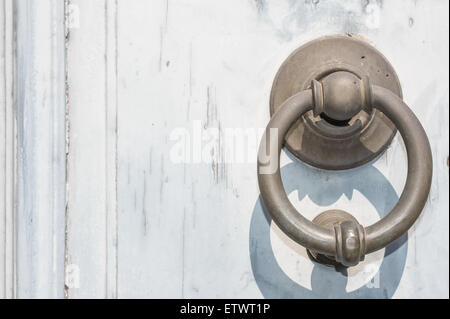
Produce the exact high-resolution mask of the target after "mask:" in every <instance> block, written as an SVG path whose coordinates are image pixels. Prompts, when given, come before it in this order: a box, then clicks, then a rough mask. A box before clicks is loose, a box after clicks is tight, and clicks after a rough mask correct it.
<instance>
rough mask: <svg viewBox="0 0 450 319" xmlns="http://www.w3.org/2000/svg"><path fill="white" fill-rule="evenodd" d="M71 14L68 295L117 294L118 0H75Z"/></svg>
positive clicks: (71, 4)
mask: <svg viewBox="0 0 450 319" xmlns="http://www.w3.org/2000/svg"><path fill="white" fill-rule="evenodd" d="M69 15H70V19H71V21H72V25H71V26H70V27H69V40H68V45H67V59H68V60H67V62H68V73H67V76H68V82H67V83H68V94H69V108H68V110H69V111H68V116H69V123H68V124H69V127H70V130H69V148H68V150H69V152H68V162H67V163H68V184H69V189H68V206H67V230H68V233H67V258H68V261H67V262H68V264H69V265H70V267H72V268H73V269H74V271H75V272H76V273H77V274H76V276H77V279H76V280H75V282H74V283H72V285H69V287H68V297H69V298H77V297H89V298H105V297H116V296H117V223H116V220H117V215H116V212H117V211H116V195H115V194H116V121H117V118H116V112H117V111H116V110H117V103H116V98H117V97H116V53H117V50H116V34H117V28H116V24H115V23H116V3H115V1H70V2H69ZM93 243H95V244H93Z"/></svg>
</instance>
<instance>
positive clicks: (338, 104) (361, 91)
mask: <svg viewBox="0 0 450 319" xmlns="http://www.w3.org/2000/svg"><path fill="white" fill-rule="evenodd" d="M311 88H312V90H313V104H314V105H313V112H314V115H315V116H319V115H320V114H322V113H323V114H325V115H326V116H328V117H329V118H331V119H334V120H338V121H345V120H349V119H351V118H352V117H353V116H355V115H356V114H358V113H359V112H360V111H361V110H362V109H365V110H366V111H367V113H370V105H371V93H370V84H369V79H368V77H363V78H362V79H360V78H358V77H357V76H356V75H355V74H353V73H351V72H347V71H338V72H333V73H331V74H329V75H328V76H326V77H325V78H323V79H322V80H321V81H317V80H312V83H311Z"/></svg>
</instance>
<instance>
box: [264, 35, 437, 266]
mask: <svg viewBox="0 0 450 319" xmlns="http://www.w3.org/2000/svg"><path fill="white" fill-rule="evenodd" d="M270 111H271V116H272V117H271V119H270V121H269V123H268V125H267V128H266V131H265V134H264V136H263V138H262V142H261V144H260V148H259V153H258V182H259V187H260V191H261V196H262V198H263V201H264V204H265V206H266V208H267V210H268V211H269V213H270V214H271V216H272V218H273V220H274V221H275V222H276V223H277V225H278V226H279V227H280V229H281V230H282V231H284V232H285V233H286V234H287V235H289V237H291V238H292V239H293V240H295V241H296V242H297V243H299V244H301V245H302V246H305V247H306V248H307V249H308V251H309V252H310V254H311V255H312V257H313V258H315V259H316V260H317V261H319V262H323V263H326V264H332V263H333V262H337V263H340V264H342V265H344V266H354V265H356V264H358V263H359V262H360V261H362V260H363V259H364V256H365V255H366V254H368V253H371V252H374V251H376V250H379V249H382V248H383V247H385V246H386V245H388V244H389V243H391V242H393V241H394V240H395V239H397V238H399V237H400V236H401V235H402V234H403V233H404V232H406V231H407V230H408V229H409V228H410V227H411V226H412V225H413V224H414V222H415V220H416V219H417V218H418V216H419V215H420V213H421V212H422V209H423V207H424V205H425V202H426V200H427V197H428V193H429V191H430V185H431V178H432V157H431V149H430V144H429V142H428V138H427V136H426V133H425V131H424V129H423V127H422V125H421V124H420V122H419V120H418V119H417V118H416V116H415V115H414V113H413V112H412V111H411V110H410V108H409V107H408V106H407V105H406V104H405V103H404V102H403V100H402V93H401V87H400V83H399V80H398V78H397V75H396V73H395V71H394V69H393V67H392V66H391V65H390V63H389V62H388V61H387V60H386V58H385V57H384V56H383V55H382V54H381V53H380V52H378V51H377V50H376V49H375V48H374V47H372V46H371V45H369V44H368V43H366V42H365V41H362V40H358V39H355V38H353V37H348V36H331V37H324V38H320V39H317V40H314V41H311V42H309V43H307V44H305V45H304V46H302V47H300V48H299V49H297V50H296V51H294V52H293V53H292V54H291V55H290V56H289V57H288V58H287V60H286V61H285V62H284V63H283V65H282V66H281V67H280V69H279V71H278V73H277V75H276V78H275V81H274V84H273V87H272V92H271V97H270ZM396 130H398V131H399V132H400V134H401V136H402V138H403V140H404V143H405V147H406V151H407V158H408V176H407V179H406V184H405V187H404V190H403V192H402V194H401V196H400V198H399V201H398V203H397V204H396V205H395V207H394V208H393V209H392V211H391V212H390V213H389V214H388V215H387V216H386V217H384V218H383V219H381V220H379V221H378V222H376V223H375V224H373V225H370V226H368V227H363V226H362V225H360V224H359V223H358V221H357V220H356V219H355V218H354V217H353V216H352V215H351V214H349V213H347V212H344V211H341V210H329V211H325V212H323V213H321V214H319V215H318V216H317V217H316V218H314V220H313V221H312V222H311V221H309V220H307V219H306V218H304V217H303V216H302V215H301V214H300V213H299V212H298V211H297V210H296V209H295V208H294V207H293V205H292V204H291V203H290V202H289V199H288V197H287V195H286V193H285V191H284V188H283V184H282V181H281V176H280V165H279V157H280V152H281V148H282V147H283V146H286V148H287V149H288V150H289V151H290V152H291V153H292V154H293V155H294V156H296V157H297V158H298V159H300V160H301V161H304V162H306V163H308V164H310V165H312V166H315V167H319V168H323V169H329V170H340V169H349V168H353V167H357V166H360V165H362V164H364V163H367V162H369V161H370V160H372V159H374V158H375V157H376V156H377V155H379V154H381V153H382V152H383V151H384V150H386V148H387V147H388V146H389V144H390V142H391V141H392V138H393V137H394V135H395V133H396Z"/></svg>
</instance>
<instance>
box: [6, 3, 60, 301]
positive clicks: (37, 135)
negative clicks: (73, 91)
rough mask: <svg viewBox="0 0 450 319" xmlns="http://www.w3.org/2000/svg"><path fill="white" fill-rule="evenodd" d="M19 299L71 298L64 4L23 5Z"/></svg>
mask: <svg viewBox="0 0 450 319" xmlns="http://www.w3.org/2000/svg"><path fill="white" fill-rule="evenodd" d="M15 5H16V10H17V11H16V19H17V20H16V28H17V30H16V32H17V134H18V136H17V138H18V141H17V143H18V145H17V215H16V221H17V226H16V231H17V232H16V240H17V243H16V259H15V262H16V271H17V273H16V289H17V291H16V296H17V297H19V298H37V297H39V298H49V297H51V298H55V297H63V296H64V236H65V234H64V229H65V188H66V179H65V74H64V70H65V58H64V57H65V36H64V35H65V32H64V29H65V27H64V2H62V1H57V0H43V1H39V2H36V1H30V0H19V1H16V2H15Z"/></svg>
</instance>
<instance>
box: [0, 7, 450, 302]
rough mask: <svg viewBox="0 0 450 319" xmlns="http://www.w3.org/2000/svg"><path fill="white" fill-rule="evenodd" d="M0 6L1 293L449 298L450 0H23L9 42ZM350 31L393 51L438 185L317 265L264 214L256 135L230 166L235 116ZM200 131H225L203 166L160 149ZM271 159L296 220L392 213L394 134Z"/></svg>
mask: <svg viewBox="0 0 450 319" xmlns="http://www.w3.org/2000/svg"><path fill="white" fill-rule="evenodd" d="M4 4H5V5H4V6H3V8H2V6H0V12H1V15H0V19H3V20H1V21H5V22H4V25H6V26H7V27H5V28H4V30H2V31H1V32H2V33H0V35H3V34H5V36H4V37H3V38H2V39H3V40H1V41H0V43H1V47H0V48H1V49H2V51H3V52H7V53H6V54H5V53H2V55H1V56H2V60H1V61H2V63H1V64H0V70H1V72H0V73H1V74H4V75H5V76H4V77H3V79H0V83H2V85H1V86H0V87H1V88H0V100H1V101H2V102H1V103H2V109H1V111H0V120H1V121H2V122H1V123H3V121H5V123H6V125H5V128H4V129H3V127H2V126H0V127H2V129H1V130H0V134H1V135H0V139H1V141H0V155H1V157H0V165H2V166H3V165H6V166H5V167H6V168H5V170H2V169H0V190H1V192H0V204H1V205H0V207H5V213H4V215H2V218H0V234H1V236H3V237H4V238H5V240H4V241H3V240H2V244H1V245H0V253H1V256H0V262H1V265H0V275H1V277H0V282H1V283H2V285H0V286H1V287H2V288H0V289H2V290H0V293H2V295H1V296H6V297H12V296H17V297H26V296H30V297H37V296H41V297H47V296H49V297H63V296H64V295H65V296H66V297H68V298H81V297H88V298H105V297H107V298H114V297H122V298H124V297H125V298H129V297H139V298H142V297H144V298H147V297H162V298H165V297H194V298H195V297H213V298H214V297H232V298H244V297H250V298H252V297H257V298H259V297H274V298H277V297H291V298H292V297H295V298H311V297H340V298H346V297H369V298H377V297H380V298H382V297H384V298H391V297H393V298H429V297H438V298H444V297H445V298H448V287H449V279H448V272H449V271H448V270H449V267H448V235H449V233H448V210H449V199H448V191H449V189H448V182H449V175H448V154H449V150H448V136H449V131H448V126H449V125H448V109H449V103H448V54H449V49H448V48H449V46H448V33H449V25H448V3H447V2H446V1H433V2H425V1H413V0H407V1H395V2H394V1H390V2H387V1H362V2H361V1H345V2H344V1H327V2H325V1H298V2H293V1H288V0H283V1H261V0H260V1H238V0H233V1H218V0H217V1H206V0H203V1H202V0H189V1H188V0H177V1H175V0H172V1H170V0H154V1H144V0H139V1H138V0H135V1H126V2H125V1H117V0H95V1H92V0H70V1H66V2H65V3H63V2H62V1H56V0H55V1H50V0H48V1H42V2H41V1H40V2H39V6H38V5H36V2H33V1H25V0H21V1H17V5H16V14H15V15H14V19H17V21H16V28H17V45H16V47H17V50H16V51H17V52H16V54H13V53H8V52H11V51H12V47H14V45H13V44H12V42H13V35H12V33H13V31H12V30H13V29H14V27H13V24H12V19H13V18H12V17H11V15H12V12H11V11H12V10H11V7H13V5H12V4H11V1H4ZM64 7H65V15H64ZM30 17H31V18H30ZM61 19H62V20H61ZM64 19H65V21H66V33H67V36H66V37H64V28H63V27H62V26H63V24H62V23H61V21H64ZM342 33H355V34H359V35H362V36H363V37H365V38H367V39H369V40H370V41H372V43H373V44H374V45H375V46H376V47H377V48H378V49H379V50H380V51H381V52H383V54H384V55H385V56H386V57H387V58H388V59H389V60H390V62H391V63H392V64H393V66H394V68H395V69H396V71H397V73H398V75H399V77H400V81H401V84H402V88H403V93H404V99H405V101H406V102H407V103H408V104H409V105H410V107H411V108H412V109H413V111H414V112H415V114H416V115H417V116H418V117H419V119H420V121H421V122H422V124H423V126H424V127H425V129H426V131H427V134H428V136H429V139H430V142H431V145H432V151H433V159H434V177H433V178H434V179H433V186H432V189H431V193H430V198H429V201H428V203H427V206H426V208H425V210H424V212H423V214H422V216H421V218H420V219H419V220H418V221H417V222H416V224H415V226H414V227H413V228H412V229H411V230H410V231H409V233H408V236H407V239H408V240H407V241H405V242H398V243H396V245H394V246H392V247H390V248H389V249H387V250H386V252H385V251H380V252H378V253H376V254H373V255H370V256H367V259H366V261H365V262H364V263H362V264H361V265H359V266H358V267H354V268H351V269H350V270H349V271H348V274H347V276H344V275H341V274H340V273H336V272H335V271H334V270H331V269H325V268H322V267H320V266H317V265H316V266H314V264H313V263H312V262H311V261H310V260H309V259H308V257H307V256H306V252H305V250H304V248H302V247H300V246H298V245H296V244H295V243H293V242H292V241H290V240H289V239H288V238H286V237H285V236H284V235H283V234H282V233H281V232H280V231H279V230H278V229H277V228H276V227H275V226H273V225H272V226H271V227H270V228H269V226H268V224H267V222H266V221H265V219H264V216H263V212H262V210H261V208H260V203H259V198H258V196H259V190H258V187H257V180H256V165H255V160H256V147H254V148H250V155H249V157H248V160H250V161H247V158H245V160H244V161H241V162H228V163H224V162H223V161H222V159H223V158H226V156H227V152H228V151H229V147H230V145H229V144H227V143H228V142H227V141H228V140H226V139H225V134H226V132H227V129H230V128H240V129H250V131H253V132H259V131H260V130H261V128H263V127H264V126H265V125H266V124H267V122H268V119H269V111H268V100H269V94H270V88H271V84H272V81H273V78H274V75H275V73H276V71H277V69H278V67H279V65H280V64H281V63H282V62H283V60H284V59H285V58H286V57H287V56H288V55H289V53H290V52H292V50H294V49H295V48H297V47H298V46H299V45H301V44H303V43H305V42H307V41H309V40H312V39H314V38H316V37H319V36H322V35H329V34H342ZM64 42H65V47H64ZM38 44H39V45H38ZM4 48H5V49H4ZM14 59H16V64H17V65H16V67H12V65H14V64H13V60H14ZM14 74H15V76H14ZM5 79H6V80H5ZM13 79H15V81H16V82H17V89H14V88H13V87H12V85H13V84H12V83H13V81H14V80H13ZM3 83H5V85H3ZM65 89H67V95H66V98H64V90H65ZM14 92H17V93H14ZM14 94H17V95H16V97H15V99H16V100H17V101H16V103H15V104H14V103H13V100H11V99H14V98H11V95H12V96H14ZM12 104H14V105H16V109H15V110H16V112H14V114H15V115H16V120H15V121H14V120H13V116H12V114H13V111H12ZM3 105H4V106H3ZM65 111H67V114H66V117H65V118H64V116H65ZM199 125H201V126H200V127H201V129H200V130H201V132H202V134H207V133H208V132H211V130H212V129H214V128H215V129H217V130H218V132H219V133H220V134H219V136H220V139H217V140H214V139H213V140H210V141H209V142H210V143H209V146H210V147H212V148H213V149H214V153H213V154H212V156H211V157H212V158H211V159H212V161H211V162H209V163H204V162H198V163H197V162H196V161H195V156H196V155H195V154H196V153H195V151H196V148H195V147H196V146H195V145H191V147H192V149H191V155H192V159H193V161H190V162H189V163H175V162H174V161H172V160H171V157H170V154H171V151H173V147H174V145H175V144H176V141H173V140H172V139H171V137H173V134H174V132H177V130H178V131H179V130H180V129H185V130H187V131H188V132H190V133H193V134H195V132H196V131H197V128H198V127H199ZM15 127H17V142H15V139H14V132H15V131H14V130H15ZM65 129H66V131H65ZM192 139H194V136H192ZM253 140H254V141H253V142H254V143H253V144H254V146H256V141H257V137H255V138H254V139H253ZM15 143H17V157H16V159H17V160H16V161H15V162H14V160H13V159H14V156H13V154H14V145H15ZM204 143H205V144H206V141H204ZM65 148H67V156H64V151H65ZM15 163H16V164H15ZM14 165H16V167H15V168H14V169H11V167H13V166H14ZM282 165H283V169H282V174H283V181H284V183H285V187H286V189H287V191H288V192H289V193H290V196H289V198H290V199H291V201H292V202H293V204H294V205H295V206H296V207H297V208H298V209H299V210H300V211H302V213H304V215H305V216H307V217H309V218H313V217H314V216H315V215H317V214H318V213H320V212H322V211H323V210H325V209H327V208H331V207H332V208H340V209H345V210H348V211H349V212H350V213H352V214H354V215H355V216H356V217H357V218H358V219H359V220H360V222H362V223H363V224H364V225H367V224H370V223H372V222H374V221H376V220H377V219H378V218H380V215H383V214H386V213H387V212H388V211H389V210H390V208H391V207H392V205H393V204H394V203H395V200H396V198H397V197H398V195H399V194H400V192H401V190H402V187H403V185H404V182H405V177H406V157H405V151H404V146H403V143H402V141H401V138H400V137H399V136H397V137H396V138H395V139H394V142H393V143H392V145H391V147H390V148H389V149H388V151H387V152H386V153H385V154H383V155H382V156H381V157H379V158H378V159H377V160H375V161H373V162H372V163H369V164H368V165H365V166H364V167H361V168H358V169H354V170H350V171H344V172H337V173H333V172H326V171H321V170H318V169H314V168H311V167H307V166H306V165H304V164H301V163H298V162H295V161H293V160H292V159H291V158H290V157H288V156H286V155H283V158H282ZM13 172H16V173H15V174H16V175H17V176H16V178H15V177H14V176H15V174H14V173H13ZM66 172H67V173H66ZM14 181H16V183H17V186H16V187H17V188H16V189H17V194H16V193H15V191H14V189H15V188H14ZM14 205H16V208H15V209H14ZM1 209H3V208H1ZM13 214H14V217H13ZM13 233H14V234H15V236H13V235H12V234H13ZM13 239H14V240H13ZM404 239H406V237H404ZM12 241H13V242H15V244H13V243H12ZM430 247H433V249H430ZM385 254H386V256H384V255H385ZM14 256H16V257H14ZM64 260H65V261H64ZM14 269H15V270H14ZM14 273H15V275H14ZM3 278H4V279H3ZM12 278H15V279H14V280H13V279H12Z"/></svg>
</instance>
